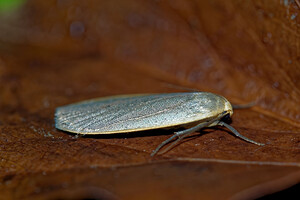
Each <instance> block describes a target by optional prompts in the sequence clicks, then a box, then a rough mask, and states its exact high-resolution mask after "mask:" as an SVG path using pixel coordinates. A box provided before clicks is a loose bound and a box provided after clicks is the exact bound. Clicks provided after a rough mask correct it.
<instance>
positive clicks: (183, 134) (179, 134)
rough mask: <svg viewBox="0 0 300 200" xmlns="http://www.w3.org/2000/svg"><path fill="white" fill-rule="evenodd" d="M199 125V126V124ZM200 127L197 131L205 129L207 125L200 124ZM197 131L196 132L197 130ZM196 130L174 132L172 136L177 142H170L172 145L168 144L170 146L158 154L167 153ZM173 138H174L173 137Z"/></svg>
mask: <svg viewBox="0 0 300 200" xmlns="http://www.w3.org/2000/svg"><path fill="white" fill-rule="evenodd" d="M199 125H200V124H199ZM201 125H202V126H201V127H198V128H199V129H201V128H204V127H207V126H208V125H204V124H201ZM199 129H198V130H199ZM195 131H196V130H193V128H190V129H186V130H183V131H178V132H175V134H174V136H176V137H178V138H177V140H175V141H174V142H172V144H170V146H168V147H167V148H165V149H164V150H162V151H161V152H160V153H159V154H164V153H166V152H168V151H169V150H170V149H172V148H173V147H174V146H175V145H176V144H178V142H180V141H181V140H182V139H183V138H185V137H187V136H189V135H190V134H192V133H194V132H195ZM173 138H174V137H173Z"/></svg>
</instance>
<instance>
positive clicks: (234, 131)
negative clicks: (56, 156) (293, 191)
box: [218, 121, 265, 146]
mask: <svg viewBox="0 0 300 200" xmlns="http://www.w3.org/2000/svg"><path fill="white" fill-rule="evenodd" d="M218 125H220V126H225V127H226V128H228V129H229V130H230V131H231V132H232V133H233V134H234V135H236V136H237V137H239V138H241V139H243V140H246V141H247V142H250V143H253V144H256V145H259V146H264V145H265V144H262V143H258V142H255V141H253V140H250V139H249V138H246V137H245V136H243V135H241V134H240V133H239V132H237V130H235V129H234V128H233V127H232V126H230V125H228V124H226V123H225V122H222V121H220V122H219V124H218Z"/></svg>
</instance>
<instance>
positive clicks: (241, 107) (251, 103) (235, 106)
mask: <svg viewBox="0 0 300 200" xmlns="http://www.w3.org/2000/svg"><path fill="white" fill-rule="evenodd" d="M255 104H256V102H255V101H253V102H250V103H247V104H241V105H232V108H233V109H245V108H251V107H252V106H254V105H255Z"/></svg>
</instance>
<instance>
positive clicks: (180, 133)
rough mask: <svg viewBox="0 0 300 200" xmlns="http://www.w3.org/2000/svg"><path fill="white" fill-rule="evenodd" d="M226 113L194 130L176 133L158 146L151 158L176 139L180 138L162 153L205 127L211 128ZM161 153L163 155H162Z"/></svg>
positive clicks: (199, 125)
mask: <svg viewBox="0 0 300 200" xmlns="http://www.w3.org/2000/svg"><path fill="white" fill-rule="evenodd" d="M226 114H227V113H226V112H223V113H221V114H220V115H219V116H218V117H216V118H215V119H212V120H210V121H207V122H202V123H200V124H198V125H197V126H194V127H192V128H189V129H186V130H183V131H179V132H175V134H174V135H173V136H172V137H169V138H168V139H167V140H165V141H163V142H162V143H161V144H160V145H158V147H157V148H156V149H155V150H154V151H153V152H152V153H151V156H154V155H155V154H156V153H157V152H158V151H159V150H160V149H161V148H162V147H163V146H165V145H166V144H168V143H169V142H171V141H172V140H173V139H174V138H176V137H178V139H177V140H175V141H174V142H173V143H172V144H171V145H170V146H169V147H167V148H166V149H165V150H164V151H163V152H162V153H165V152H167V151H168V150H170V149H171V148H172V147H174V146H175V145H176V144H177V143H178V142H179V141H180V140H182V139H183V138H185V137H186V136H188V135H190V134H191V133H193V132H195V131H198V130H200V129H202V128H204V127H207V126H209V125H210V124H212V123H214V122H216V121H219V120H220V119H221V118H222V117H223V116H224V115H226ZM162 153H161V154H162Z"/></svg>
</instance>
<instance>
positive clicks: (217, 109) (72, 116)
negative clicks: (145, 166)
mask: <svg viewBox="0 0 300 200" xmlns="http://www.w3.org/2000/svg"><path fill="white" fill-rule="evenodd" d="M232 114H233V109H232V105H231V104H230V102H229V101H228V100H227V99H226V98H224V97H222V96H220V95H217V94H213V93H209V92H188V93H167V94H138V95H137V94H135V95H120V96H111V97H104V98H98V99H92V100H87V101H82V102H79V103H75V104H70V105H66V106H62V107H58V108H57V109H56V112H55V127H56V128H57V129H60V130H63V131H68V132H72V133H77V134H84V135H86V134H117V133H128V132H137V131H144V130H152V129H161V128H168V129H170V128H178V127H183V128H186V129H185V130H182V131H178V132H175V133H174V135H173V136H171V137H170V138H168V139H167V140H165V141H164V142H162V143H161V144H160V145H159V146H158V147H157V148H156V149H155V150H154V151H153V152H152V154H151V156H154V155H155V154H156V153H158V152H159V150H160V149H161V148H162V147H163V146H165V145H166V144H168V143H170V142H171V141H172V140H174V139H175V138H177V139H176V140H174V141H173V143H172V144H171V145H169V146H168V147H167V148H165V149H164V151H162V152H161V154H162V153H165V152H167V151H168V150H170V149H171V148H172V147H174V146H175V145H176V144H177V143H178V142H180V141H181V140H182V139H183V138H185V137H187V136H189V135H190V134H192V133H194V132H195V131H198V130H200V129H203V128H206V127H214V126H225V127H226V128H228V129H229V130H230V131H231V132H232V133H233V134H234V135H236V136H237V137H239V138H241V139H243V140H245V141H248V142H250V143H253V144H256V145H260V146H262V145H264V144H262V143H258V142H255V141H253V140H251V139H248V138H246V137H245V136H243V135H241V134H240V133H238V131H237V130H235V129H234V128H233V127H232V126H230V125H228V124H227V123H225V122H224V121H223V119H225V118H230V117H231V116H232Z"/></svg>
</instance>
